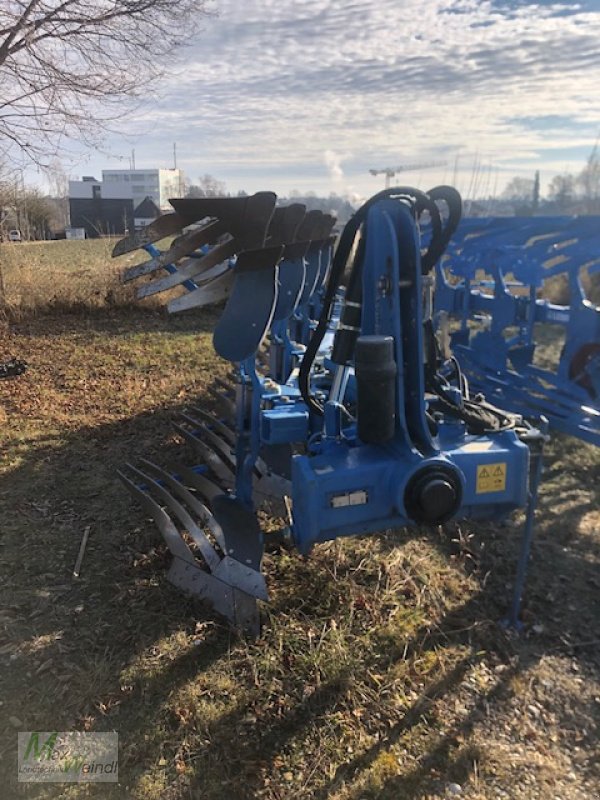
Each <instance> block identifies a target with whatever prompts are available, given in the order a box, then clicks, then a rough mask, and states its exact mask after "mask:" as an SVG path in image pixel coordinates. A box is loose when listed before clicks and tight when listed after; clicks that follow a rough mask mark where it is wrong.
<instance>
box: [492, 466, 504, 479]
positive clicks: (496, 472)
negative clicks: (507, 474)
mask: <svg viewBox="0 0 600 800" xmlns="http://www.w3.org/2000/svg"><path fill="white" fill-rule="evenodd" d="M503 475H504V470H503V469H502V467H501V466H497V467H496V469H495V470H494V477H495V478H501V477H502V476H503Z"/></svg>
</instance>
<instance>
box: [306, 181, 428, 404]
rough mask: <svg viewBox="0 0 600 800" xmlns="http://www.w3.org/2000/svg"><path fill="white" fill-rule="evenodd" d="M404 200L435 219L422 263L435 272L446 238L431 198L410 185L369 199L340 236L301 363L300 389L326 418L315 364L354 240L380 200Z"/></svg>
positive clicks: (308, 401)
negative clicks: (314, 390) (313, 388)
mask: <svg viewBox="0 0 600 800" xmlns="http://www.w3.org/2000/svg"><path fill="white" fill-rule="evenodd" d="M392 197H396V198H403V197H406V198H407V199H409V200H410V198H414V200H415V201H416V203H418V208H419V209H421V210H425V209H426V210H427V211H429V213H430V215H431V220H432V230H433V234H432V241H431V243H430V245H429V248H428V250H427V252H426V253H425V255H424V256H423V259H422V264H423V265H427V271H429V269H431V267H432V266H433V265H434V264H435V261H434V260H431V259H432V256H430V255H429V254H430V253H431V252H432V248H433V245H434V243H435V242H437V240H438V239H439V238H440V236H441V235H442V233H443V231H442V225H441V219H440V214H439V210H438V208H437V206H436V205H435V203H434V202H433V200H430V198H429V197H428V196H427V195H426V194H425V193H424V192H421V191H419V190H418V189H413V188H412V187H410V186H400V187H395V188H393V189H384V190H383V191H382V192H378V193H377V194H375V195H373V197H371V198H370V199H369V200H367V202H366V203H364V205H362V206H361V207H360V208H359V209H358V211H357V212H356V213H355V214H354V216H353V217H352V219H351V220H350V221H349V222H348V223H347V225H346V227H345V228H344V230H343V231H342V235H341V237H340V240H339V243H338V246H337V249H336V251H335V255H334V258H333V263H332V266H331V272H330V274H329V280H328V282H327V288H326V290H325V295H324V297H323V307H322V310H321V316H320V317H319V321H318V323H317V327H316V329H315V332H314V333H313V335H312V336H311V339H310V341H309V343H308V346H307V348H306V352H305V353H304V358H303V359H302V363H301V364H300V372H299V375H298V386H299V388H300V393H301V395H302V398H303V400H304V402H305V403H306V405H307V406H308V407H309V409H310V410H311V411H313V412H314V413H315V414H318V415H319V416H322V415H323V408H322V406H321V404H320V403H318V402H317V400H315V398H314V397H313V396H312V395H311V393H310V371H311V369H312V365H313V363H314V360H315V358H316V355H317V353H318V351H319V347H320V345H321V342H322V341H323V338H324V337H325V333H326V332H327V325H328V323H329V317H330V314H331V309H332V307H333V301H334V299H335V295H336V292H337V290H338V289H339V286H340V283H341V281H342V277H343V275H344V269H345V268H346V264H347V263H348V259H349V257H350V253H351V250H352V245H353V244H354V240H355V238H356V234H357V232H358V229H359V228H360V226H361V225H362V224H363V223H364V221H365V219H366V217H367V213H368V211H369V209H370V208H371V207H372V206H373V205H374V204H375V203H377V202H379V201H380V200H383V199H385V198H392Z"/></svg>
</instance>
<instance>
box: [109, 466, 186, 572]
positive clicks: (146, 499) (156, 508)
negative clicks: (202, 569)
mask: <svg viewBox="0 0 600 800" xmlns="http://www.w3.org/2000/svg"><path fill="white" fill-rule="evenodd" d="M117 475H118V476H119V478H120V480H121V481H122V482H123V484H124V485H125V487H126V488H127V490H128V491H129V492H130V493H131V494H132V495H133V497H134V498H135V499H136V500H137V501H138V502H139V503H140V505H141V506H142V508H143V509H144V511H145V512H146V513H147V514H149V515H150V516H151V517H152V518H153V519H154V521H155V522H156V526H157V527H158V529H159V531H160V532H161V534H162V537H163V539H164V540H165V543H166V545H167V547H168V548H169V550H170V551H171V553H173V555H174V556H176V557H177V558H178V559H181V560H182V561H185V562H187V563H190V564H196V558H195V556H194V554H193V553H192V551H191V550H190V548H189V547H188V546H187V544H186V543H185V542H184V540H183V539H182V538H181V534H180V533H179V531H178V530H177V528H176V527H175V525H174V523H173V521H172V520H171V518H170V517H169V515H168V514H167V512H166V511H165V510H164V509H163V508H162V506H160V505H159V504H158V503H157V502H156V500H154V498H152V497H150V495H149V494H148V493H147V492H145V491H144V490H143V489H141V488H140V487H139V486H136V485H135V483H134V482H133V481H131V480H130V479H129V478H128V477H127V475H125V474H124V473H123V472H121V471H120V470H117Z"/></svg>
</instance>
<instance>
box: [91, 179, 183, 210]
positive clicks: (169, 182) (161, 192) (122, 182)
mask: <svg viewBox="0 0 600 800" xmlns="http://www.w3.org/2000/svg"><path fill="white" fill-rule="evenodd" d="M102 181H103V183H105V184H107V185H108V184H110V185H111V186H120V187H122V188H123V189H124V190H125V189H129V190H130V191H131V193H130V195H129V196H130V197H131V198H132V200H133V205H134V207H137V206H138V205H139V204H140V203H142V202H143V201H144V200H145V199H146V198H147V197H151V198H152V200H154V202H155V203H156V205H157V206H158V207H159V208H160V209H161V210H164V211H167V210H169V209H170V210H171V211H172V210H173V209H172V208H171V207H170V206H169V198H170V197H183V196H184V194H185V177H184V174H183V170H181V169H103V170H102Z"/></svg>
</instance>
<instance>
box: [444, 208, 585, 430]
mask: <svg viewBox="0 0 600 800" xmlns="http://www.w3.org/2000/svg"><path fill="white" fill-rule="evenodd" d="M598 271H600V218H598V217H528V218H505V217H504V218H489V219H468V220H463V222H462V224H461V226H460V228H459V230H458V231H457V232H456V234H455V235H454V237H453V239H452V241H451V242H450V245H449V247H448V249H447V252H446V255H445V257H444V259H443V260H442V261H441V262H439V263H438V265H437V280H436V294H435V306H436V312H437V315H436V316H437V320H438V322H439V325H440V327H441V328H443V329H445V330H446V331H447V333H448V334H449V338H450V346H451V350H452V352H453V354H454V355H455V356H456V358H457V359H458V361H459V362H460V365H461V368H462V369H463V371H464V373H465V375H466V376H467V378H468V380H469V381H470V385H471V388H472V389H473V390H474V391H478V392H483V393H484V394H485V395H486V396H487V398H488V399H489V400H491V401H493V402H495V403H499V404H501V405H502V406H503V407H505V408H508V409H510V410H511V411H515V412H518V413H522V414H532V413H533V414H543V415H544V416H545V417H547V419H548V421H549V423H550V426H551V427H553V428H555V429H556V430H559V431H563V432H564V433H569V434H572V435H573V436H578V437H580V438H581V439H584V440H586V441H588V442H591V443H592V444H596V445H598V444H600V308H598V307H597V306H596V305H595V304H594V302H592V300H593V297H594V296H593V294H592V299H589V298H588V294H589V293H590V292H591V291H592V290H593V287H594V285H596V286H597V284H595V278H594V276H595V275H597V273H598ZM552 284H554V290H555V291H556V290H558V291H559V292H561V293H562V294H563V296H564V298H565V300H567V298H568V302H565V303H564V304H561V305H559V304H556V303H552V302H550V301H549V300H548V299H546V297H544V295H546V296H547V294H548V287H549V286H551V285H552ZM452 326H454V330H452V329H451V328H452ZM543 328H546V338H552V336H554V339H555V340H558V341H559V342H560V343H561V344H562V347H560V346H559V349H560V355H559V358H558V359H557V360H554V361H555V363H554V364H553V366H552V367H550V366H548V365H547V364H544V362H543V360H542V359H540V362H541V363H536V356H537V355H538V354H540V351H542V352H541V355H542V356H543V350H542V348H541V346H540V338H541V336H542V335H543ZM548 361H549V362H550V363H552V361H553V360H552V359H548Z"/></svg>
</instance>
